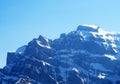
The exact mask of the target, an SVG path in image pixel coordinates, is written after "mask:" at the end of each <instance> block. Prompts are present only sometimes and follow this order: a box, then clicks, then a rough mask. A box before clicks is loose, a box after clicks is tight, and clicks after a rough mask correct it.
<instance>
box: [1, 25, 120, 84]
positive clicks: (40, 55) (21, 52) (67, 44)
mask: <svg viewBox="0 0 120 84" xmlns="http://www.w3.org/2000/svg"><path fill="white" fill-rule="evenodd" d="M119 43H120V34H119V33H117V34H116V33H110V32H105V31H103V30H102V29H101V28H100V27H99V26H94V25H80V26H78V28H77V30H76V31H72V32H70V33H68V34H61V35H60V38H58V39H55V40H53V41H52V40H49V39H47V38H45V37H43V36H39V38H37V39H33V40H32V41H30V42H29V43H28V45H25V46H22V47H20V48H18V50H16V52H8V56H7V65H6V66H5V67H4V69H1V70H0V84H119V83H120V46H119Z"/></svg>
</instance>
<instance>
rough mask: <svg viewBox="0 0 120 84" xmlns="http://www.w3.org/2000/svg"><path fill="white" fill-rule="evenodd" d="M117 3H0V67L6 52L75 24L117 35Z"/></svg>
mask: <svg viewBox="0 0 120 84" xmlns="http://www.w3.org/2000/svg"><path fill="white" fill-rule="evenodd" d="M119 22H120V0H0V67H3V66H4V65H5V63H6V61H5V60H6V55H7V51H11V50H16V49H17V48H18V47H20V46H22V45H24V44H27V43H28V42H29V41H30V40H32V39H33V38H35V37H38V36H39V35H43V36H46V37H48V38H51V39H54V38H57V37H59V34H60V33H62V32H65V33H68V32H70V31H72V30H75V29H76V28H77V26H78V25H79V24H96V25H99V26H101V27H102V28H103V29H104V30H107V31H120V25H119Z"/></svg>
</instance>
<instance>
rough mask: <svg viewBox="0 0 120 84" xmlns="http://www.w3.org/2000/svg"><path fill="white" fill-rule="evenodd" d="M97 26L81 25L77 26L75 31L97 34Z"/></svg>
mask: <svg viewBox="0 0 120 84" xmlns="http://www.w3.org/2000/svg"><path fill="white" fill-rule="evenodd" d="M98 30H99V26H97V25H89V24H83V25H79V26H78V28H77V31H93V32H98Z"/></svg>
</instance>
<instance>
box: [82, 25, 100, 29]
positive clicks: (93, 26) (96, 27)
mask: <svg viewBox="0 0 120 84" xmlns="http://www.w3.org/2000/svg"><path fill="white" fill-rule="evenodd" d="M82 26H86V27H91V28H94V29H98V28H99V26H97V25H91V24H83V25H82Z"/></svg>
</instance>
